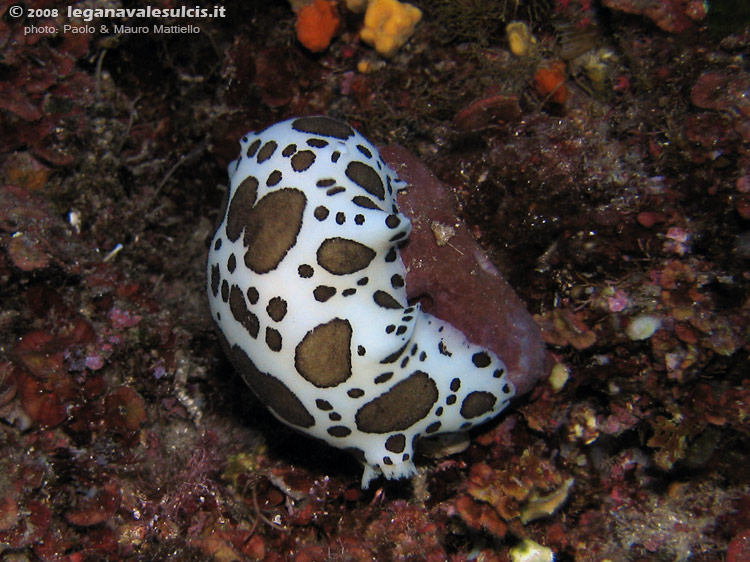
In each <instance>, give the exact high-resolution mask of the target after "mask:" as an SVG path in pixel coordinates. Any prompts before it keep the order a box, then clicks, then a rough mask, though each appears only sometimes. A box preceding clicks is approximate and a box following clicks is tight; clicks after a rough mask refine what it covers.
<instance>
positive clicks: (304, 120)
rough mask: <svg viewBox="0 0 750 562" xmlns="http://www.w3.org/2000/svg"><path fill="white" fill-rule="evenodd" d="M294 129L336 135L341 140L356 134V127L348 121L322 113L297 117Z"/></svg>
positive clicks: (302, 131) (329, 135)
mask: <svg viewBox="0 0 750 562" xmlns="http://www.w3.org/2000/svg"><path fill="white" fill-rule="evenodd" d="M292 129H294V130H295V131H300V132H301V133H312V134H315V135H323V136H326V137H335V138H337V139H341V140H346V139H348V138H349V137H351V136H354V129H352V128H351V127H350V126H349V125H347V124H346V123H342V122H341V121H337V120H336V119H331V118H330V117H324V116H321V115H316V116H313V117H300V118H299V119H295V120H294V122H293V123H292Z"/></svg>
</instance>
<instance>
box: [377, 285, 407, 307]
mask: <svg viewBox="0 0 750 562" xmlns="http://www.w3.org/2000/svg"><path fill="white" fill-rule="evenodd" d="M372 299H373V300H374V301H375V303H376V304H377V305H378V306H382V307H383V308H393V309H397V308H404V307H403V305H402V304H401V303H400V302H398V301H397V300H396V299H395V297H393V296H392V295H390V294H389V293H386V292H385V291H380V290H378V291H375V293H374V294H373V295H372Z"/></svg>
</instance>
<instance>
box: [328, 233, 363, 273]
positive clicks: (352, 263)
mask: <svg viewBox="0 0 750 562" xmlns="http://www.w3.org/2000/svg"><path fill="white" fill-rule="evenodd" d="M374 257H375V251H374V250H373V249H372V248H369V247H367V246H365V245H364V244H361V243H359V242H357V241H355V240H349V239H348V238H338V237H336V238H327V239H326V240H323V243H322V244H321V245H320V247H319V248H318V251H317V258H318V264H319V265H320V266H321V267H322V268H323V269H325V270H326V271H328V272H329V273H333V274H334V275H346V274H348V273H354V272H355V271H359V270H361V269H364V268H366V267H367V266H368V265H370V262H371V261H372V260H373V258H374Z"/></svg>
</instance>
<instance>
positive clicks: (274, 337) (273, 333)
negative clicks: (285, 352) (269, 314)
mask: <svg viewBox="0 0 750 562" xmlns="http://www.w3.org/2000/svg"><path fill="white" fill-rule="evenodd" d="M281 341H282V340H281V334H280V333H279V331H278V330H274V329H273V328H270V327H268V328H266V345H267V346H268V349H270V350H271V351H281Z"/></svg>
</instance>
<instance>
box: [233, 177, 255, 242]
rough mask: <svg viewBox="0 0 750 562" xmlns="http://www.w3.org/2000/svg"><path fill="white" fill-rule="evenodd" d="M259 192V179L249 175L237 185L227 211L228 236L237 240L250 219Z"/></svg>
mask: <svg viewBox="0 0 750 562" xmlns="http://www.w3.org/2000/svg"><path fill="white" fill-rule="evenodd" d="M257 194H258V180H257V179H255V178H254V177H253V176H248V177H246V178H245V179H244V180H242V183H240V185H238V186H237V190H236V191H235V192H234V196H233V197H232V200H231V202H230V203H229V211H228V212H227V226H226V231H227V238H229V239H230V240H231V241H232V242H235V241H236V240H237V239H238V238H239V237H240V234H242V229H243V228H245V227H246V226H247V224H248V222H249V221H250V217H251V216H252V213H253V205H255V197H256V196H257Z"/></svg>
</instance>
